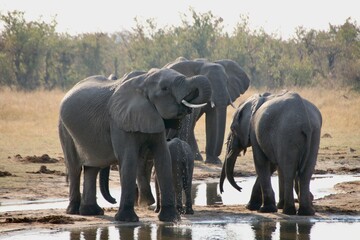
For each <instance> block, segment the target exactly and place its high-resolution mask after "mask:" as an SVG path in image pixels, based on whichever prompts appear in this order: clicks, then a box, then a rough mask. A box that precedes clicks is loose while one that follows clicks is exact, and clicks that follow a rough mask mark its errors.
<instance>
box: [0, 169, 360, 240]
mask: <svg viewBox="0 0 360 240" xmlns="http://www.w3.org/2000/svg"><path fill="white" fill-rule="evenodd" d="M357 179H359V175H314V178H313V180H312V181H311V191H312V193H313V195H314V197H315V199H318V198H321V197H324V196H326V195H329V194H332V193H334V189H333V186H334V185H335V184H337V183H340V182H346V181H353V180H357ZM236 181H237V182H238V185H240V186H241V187H242V192H238V191H236V190H235V189H234V188H232V187H231V186H230V184H229V183H228V182H227V181H225V184H224V191H225V192H224V193H223V194H220V193H219V186H218V179H214V180H210V181H209V180H207V181H206V182H205V181H194V182H193V188H192V195H193V202H194V205H195V206H196V205H197V206H206V205H214V204H226V205H233V204H246V203H247V202H248V200H249V197H250V193H251V188H252V186H253V184H254V181H255V177H246V178H236ZM272 184H273V188H274V191H275V192H276V196H277V195H278V194H277V186H278V183H277V178H276V177H273V178H272ZM111 192H112V195H113V196H117V197H118V199H117V201H119V196H120V192H119V189H111ZM98 203H99V205H100V206H102V207H107V206H114V205H111V204H109V203H107V202H106V201H105V200H104V199H103V198H102V196H101V194H98ZM67 204H68V201H67V200H66V199H52V200H43V201H24V202H6V203H1V204H0V213H1V212H5V211H14V210H27V209H32V210H34V209H49V208H66V206H67ZM195 211H196V209H195ZM359 229H360V216H344V215H342V216H331V217H329V218H326V219H325V218H318V217H308V218H299V219H298V220H291V221H285V220H284V219H280V220H275V219H267V218H261V219H259V218H256V217H255V216H254V215H253V216H252V215H250V216H244V217H225V218H224V217H221V216H219V217H215V218H213V219H204V220H200V221H198V220H196V221H190V220H187V219H184V218H183V220H182V221H180V222H179V223H177V224H166V223H160V224H159V223H142V222H139V223H126V224H119V223H116V222H109V224H107V225H102V226H96V227H91V228H85V227H83V228H76V226H72V227H71V228H70V227H69V228H65V229H60V230H59V229H58V230H51V229H34V230H24V231H16V232H9V233H2V234H0V240H2V239H7V240H17V239H38V240H42V239H44V240H45V239H46V240H48V239H61V240H110V239H125V240H129V239H130V240H131V239H138V240H159V239H160V240H162V239H164V240H165V239H174V238H176V239H271V240H276V239H324V236H327V237H326V239H341V238H344V237H345V238H346V239H358V236H359V233H360V231H359ZM329 234H330V236H329ZM349 234H350V235H349Z"/></svg>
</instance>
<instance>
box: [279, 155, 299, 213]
mask: <svg viewBox="0 0 360 240" xmlns="http://www.w3.org/2000/svg"><path fill="white" fill-rule="evenodd" d="M288 160H289V161H288V164H287V165H286V169H283V167H284V166H279V168H278V172H279V189H280V190H281V192H280V204H281V203H282V205H283V206H282V207H283V213H284V214H287V215H295V214H296V208H295V201H294V179H295V170H293V169H295V166H294V164H292V163H293V162H294V161H292V159H291V158H290V157H289V158H288ZM281 196H282V198H281Z"/></svg>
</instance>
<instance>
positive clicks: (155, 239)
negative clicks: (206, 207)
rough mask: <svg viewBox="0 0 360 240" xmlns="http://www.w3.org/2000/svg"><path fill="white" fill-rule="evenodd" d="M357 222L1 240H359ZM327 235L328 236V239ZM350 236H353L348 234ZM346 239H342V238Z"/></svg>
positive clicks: (150, 228) (217, 223) (168, 227)
mask: <svg viewBox="0 0 360 240" xmlns="http://www.w3.org/2000/svg"><path fill="white" fill-rule="evenodd" d="M359 227H360V219H358V220H354V219H353V220H349V219H346V221H345V219H342V220H339V219H337V220H327V221H315V220H311V219H309V220H306V221H305V220H303V221H299V222H295V221H272V220H268V221H266V220H261V221H254V220H247V219H242V220H239V219H227V220H226V221H224V220H216V219H215V220H212V221H199V222H192V223H187V224H181V223H180V224H127V225H120V224H118V225H115V224H111V225H108V226H99V227H92V228H79V229H74V228H72V229H62V230H43V229H42V230H32V231H29V230H27V231H20V232H16V233H8V234H7V235H5V236H0V239H7V240H20V239H37V240H51V239H59V240H60V239H61V240H113V239H119V240H120V239H121V240H132V239H134V240H135V239H137V240H167V239H246V240H248V239H269V240H277V239H303V240H305V239H350V240H351V239H358V238H357V237H358V236H356V235H357V234H356V233H359V231H358V230H359ZM329 233H330V235H329ZM349 233H352V234H349ZM344 237H345V238H344Z"/></svg>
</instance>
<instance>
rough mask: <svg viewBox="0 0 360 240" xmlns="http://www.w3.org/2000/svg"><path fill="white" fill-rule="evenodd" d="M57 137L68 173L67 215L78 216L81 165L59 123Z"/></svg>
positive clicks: (67, 135) (68, 136)
mask: <svg viewBox="0 0 360 240" xmlns="http://www.w3.org/2000/svg"><path fill="white" fill-rule="evenodd" d="M59 136H60V143H61V147H62V149H63V152H64V158H65V162H66V168H67V171H68V175H67V181H69V182H70V183H69V205H68V207H67V209H66V213H67V214H79V208H80V204H81V193H80V177H81V171H82V165H81V161H80V158H79V155H78V154H77V151H76V148H75V144H74V141H73V140H72V138H71V136H70V134H69V132H68V131H67V129H66V128H65V127H64V125H63V124H62V123H61V122H60V124H59Z"/></svg>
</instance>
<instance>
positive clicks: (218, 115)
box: [205, 107, 226, 164]
mask: <svg viewBox="0 0 360 240" xmlns="http://www.w3.org/2000/svg"><path fill="white" fill-rule="evenodd" d="M225 121H226V107H217V108H213V109H210V110H208V111H207V112H206V160H205V163H211V164H221V160H220V159H219V156H220V154H221V150H222V145H223V143H224V134H225V125H226V123H225Z"/></svg>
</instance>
